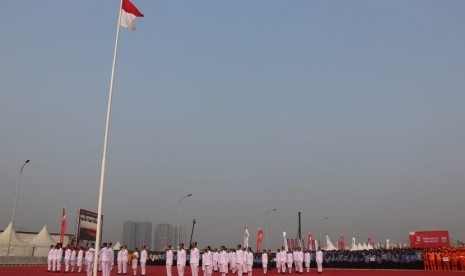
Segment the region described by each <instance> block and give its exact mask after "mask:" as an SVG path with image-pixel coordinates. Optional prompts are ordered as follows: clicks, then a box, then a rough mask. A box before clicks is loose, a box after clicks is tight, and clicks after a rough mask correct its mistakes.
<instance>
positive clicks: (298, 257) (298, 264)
mask: <svg viewBox="0 0 465 276" xmlns="http://www.w3.org/2000/svg"><path fill="white" fill-rule="evenodd" d="M293 258H294V264H295V271H296V272H298V273H302V272H303V267H302V263H303V261H304V253H303V252H302V251H301V250H298V251H294V254H293Z"/></svg>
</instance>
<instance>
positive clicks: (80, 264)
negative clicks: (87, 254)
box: [76, 247, 84, 273]
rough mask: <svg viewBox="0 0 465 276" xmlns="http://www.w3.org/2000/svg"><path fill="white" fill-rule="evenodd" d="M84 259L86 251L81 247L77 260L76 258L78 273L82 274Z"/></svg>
mask: <svg viewBox="0 0 465 276" xmlns="http://www.w3.org/2000/svg"><path fill="white" fill-rule="evenodd" d="M83 258H84V251H83V250H82V247H79V250H78V252H77V258H76V265H77V269H78V273H81V270H82V261H83Z"/></svg>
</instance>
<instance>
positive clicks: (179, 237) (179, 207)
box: [178, 194, 192, 244]
mask: <svg viewBox="0 0 465 276" xmlns="http://www.w3.org/2000/svg"><path fill="white" fill-rule="evenodd" d="M190 196H192V194H188V195H186V196H184V197H182V198H181V199H180V200H179V205H178V244H179V243H180V242H181V236H180V231H179V227H180V226H179V223H180V220H181V202H182V201H183V199H185V198H188V197H190Z"/></svg>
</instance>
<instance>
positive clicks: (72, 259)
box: [69, 249, 76, 272]
mask: <svg viewBox="0 0 465 276" xmlns="http://www.w3.org/2000/svg"><path fill="white" fill-rule="evenodd" d="M69 263H70V265H71V272H74V267H75V266H76V250H74V249H73V250H71V257H70V258H69Z"/></svg>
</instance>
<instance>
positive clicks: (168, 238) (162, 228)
mask: <svg viewBox="0 0 465 276" xmlns="http://www.w3.org/2000/svg"><path fill="white" fill-rule="evenodd" d="M153 239H154V241H155V246H154V248H153V250H155V251H158V250H162V249H163V248H165V247H166V246H167V245H171V246H173V247H174V248H176V244H175V243H174V242H173V227H171V224H165V223H163V224H158V225H157V226H155V234H154V236H153Z"/></svg>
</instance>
